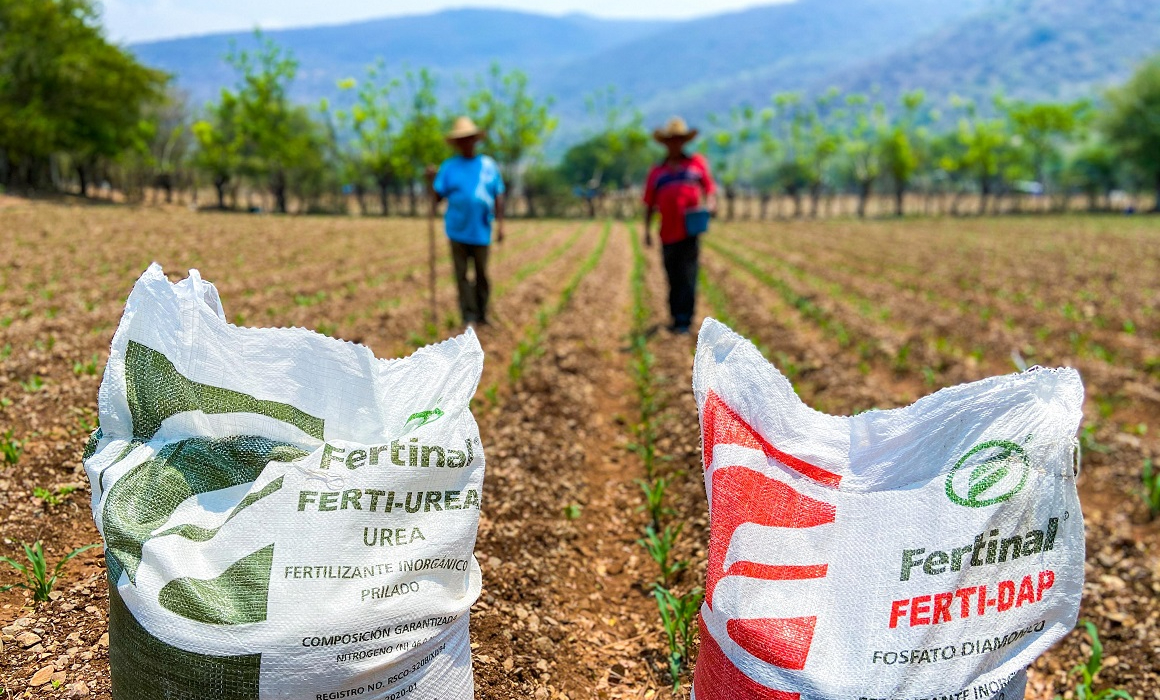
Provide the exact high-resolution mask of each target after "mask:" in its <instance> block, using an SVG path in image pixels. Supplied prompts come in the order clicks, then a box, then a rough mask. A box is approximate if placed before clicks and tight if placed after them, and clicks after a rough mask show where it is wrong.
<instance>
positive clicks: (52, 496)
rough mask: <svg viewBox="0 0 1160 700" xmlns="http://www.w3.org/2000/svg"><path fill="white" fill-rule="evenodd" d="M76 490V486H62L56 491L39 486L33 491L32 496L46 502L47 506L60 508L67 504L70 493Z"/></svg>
mask: <svg viewBox="0 0 1160 700" xmlns="http://www.w3.org/2000/svg"><path fill="white" fill-rule="evenodd" d="M76 490H77V487H75V486H61V487H60V488H58V489H57V490H56V491H49V490H48V489H46V488H41V487H39V486H38V487H36V488H34V489H33V490H32V495H33V496H35V497H36V498H39V499H40V500H42V501H44V503H45V505H48V506H59V505H60V504H61V503H64V502H65V500H66V499H67V498H68V495H69V494H70V493H72V492H73V491H76Z"/></svg>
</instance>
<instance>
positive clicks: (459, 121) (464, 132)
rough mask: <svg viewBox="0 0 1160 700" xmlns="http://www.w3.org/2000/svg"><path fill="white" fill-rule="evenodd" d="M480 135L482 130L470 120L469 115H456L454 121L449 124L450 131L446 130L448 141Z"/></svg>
mask: <svg viewBox="0 0 1160 700" xmlns="http://www.w3.org/2000/svg"><path fill="white" fill-rule="evenodd" d="M482 136H483V132H482V131H480V129H479V127H478V126H476V125H475V122H473V121H471V117H456V118H455V123H454V124H452V125H451V131H448V132H447V140H448V141H458V140H459V139H469V138H472V137H476V138H479V137H482Z"/></svg>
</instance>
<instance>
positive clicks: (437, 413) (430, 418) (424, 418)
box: [403, 408, 443, 428]
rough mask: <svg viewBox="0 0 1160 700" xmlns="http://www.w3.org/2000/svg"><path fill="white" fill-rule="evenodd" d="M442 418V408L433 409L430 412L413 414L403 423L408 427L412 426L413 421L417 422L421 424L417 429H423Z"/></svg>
mask: <svg viewBox="0 0 1160 700" xmlns="http://www.w3.org/2000/svg"><path fill="white" fill-rule="evenodd" d="M442 417H443V409H441V408H433V409H431V410H430V411H419V412H418V413H412V414H411V417H410V418H408V419H407V422H405V423H403V426H404V427H406V426H408V425H410V424H411V421H413V420H417V421H419V423H418V424H417V425H416V426H415V427H416V428H422V427H423V426H424V425H427V424H428V423H432V422H434V421H437V420H439V419H440V418H442Z"/></svg>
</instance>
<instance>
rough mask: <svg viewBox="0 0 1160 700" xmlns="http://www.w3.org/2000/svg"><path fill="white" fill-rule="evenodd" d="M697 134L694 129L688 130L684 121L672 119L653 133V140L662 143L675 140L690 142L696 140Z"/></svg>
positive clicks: (678, 118) (677, 118)
mask: <svg viewBox="0 0 1160 700" xmlns="http://www.w3.org/2000/svg"><path fill="white" fill-rule="evenodd" d="M697 133H698V132H697V130H696V129H690V128H689V125H688V124H686V123H685V120H684V119H681V118H680V117H673V118H672V119H670V120H669V121H668V122H667V123H666V124H665V125H664V126H662V127H661V128H659V129H657V130H656V131H654V132H653V138H654V139H656V140H657V141H662V142H663V141H671V140H676V139H679V140H681V141H692V140H693V139H695V138H697Z"/></svg>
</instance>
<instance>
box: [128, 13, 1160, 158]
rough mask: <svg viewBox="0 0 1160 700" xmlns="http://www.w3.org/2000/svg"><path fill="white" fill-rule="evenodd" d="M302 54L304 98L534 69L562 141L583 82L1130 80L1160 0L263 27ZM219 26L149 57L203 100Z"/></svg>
mask: <svg viewBox="0 0 1160 700" xmlns="http://www.w3.org/2000/svg"><path fill="white" fill-rule="evenodd" d="M267 36H268V37H269V38H271V39H273V40H274V41H276V42H278V43H279V44H281V45H282V46H284V47H286V48H288V49H290V50H291V51H293V52H294V54H295V55H296V57H297V58H298V60H299V62H300V66H301V68H300V71H299V77H298V80H297V82H296V84H295V88H294V97H295V98H296V99H299V100H302V101H306V102H316V101H317V100H318V99H320V98H323V97H333V96H334V95H335V92H336V89H335V83H336V81H338V80H340V79H342V78H346V77H358V76H361V75H362V74H363V73H364V71H365V68H366V66H368V65H370V64H372V63H374V62H375V61H376V60H377V59H379V58H382V59H383V60H384V61H385V62H386V64H387V68H388V71H389V72H392V73H394V74H395V75H399V74H400V73H401V72H402V71H403V70H404V69H405V68H407V67H411V68H419V67H427V68H431V69H432V70H433V71H434V72H435V73H436V75H437V77H438V78H439V79H440V84H441V86H442V88H441V89H442V92H443V96H444V97H445V98H447V99H449V100H454V99H455V97H456V96H457V95H458V94H459V86H460V85H461V83H462V81H464V80H470V79H472V78H473V77H474V76H476V75H478V74H480V73H482V72H483V71H485V70H486V69H487V67H488V65H489V64H490V63H492V62H493V61H498V62H499V63H500V64H501V65H503V66H504V67H505V68H520V69H522V70H524V71H525V72H526V73H528V76H529V78H530V80H531V85H532V88H533V90H535V91H536V92H537V93H539V94H540V95H545V96H546V95H551V96H553V97H554V98H555V100H556V104H555V107H554V111H555V113H556V115H557V116H558V117H559V118H560V128H559V131H558V134H557V137H556V138H555V139H554V142H555V143H554V146H553V150H554V151H555V150H558V148H559V146H560V145H561V144H566V143H568V142H571V141H573V140H574V139H576V138H578V137H579V136H581V135H582V134H583V133H585V131H586V129H587V127H588V126H589V125H590V121H591V117H590V116H589V115H587V114H586V112H585V109H584V101H585V97H586V96H588V95H590V94H592V93H593V92H595V91H597V90H603V89H604V88H606V87H608V86H615V87H616V88H617V92H618V94H619V95H620V96H622V97H628V98H630V99H631V100H632V102H633V104H634V105H635V106H636V107H637V108H639V109H640V110H641V111H642V112H643V113H644V115H645V118H646V119H647V120H648V121H649V123H656V122H659V121H660V120H662V119H664V118H665V117H667V116H669V115H671V114H683V115H685V116H686V117H687V118H689V119H691V120H693V121H695V122H700V123H703V120H704V118H705V116H706V115H708V114H709V113H713V112H717V113H720V112H723V111H726V110H728V109H729V108H730V107H733V106H735V105H739V104H743V103H749V104H751V105H754V106H759V107H760V106H764V105H767V104H768V103H769V98H770V96H771V95H772V94H774V93H776V92H783V91H788V90H801V91H804V92H818V91H822V90H825V89H827V88H828V87H830V86H835V87H839V88H842V89H847V90H857V91H871V90H876V91H877V92H878V96H879V98H881V99H883V100H886V101H887V102H888V103H895V100H896V98H897V96H898V95H899V94H900V93H902V92H903V91H906V90H911V89H915V88H922V89H924V90H926V91H927V93H928V94H930V95H931V98H932V100H934V101H936V102H937V101H943V100H945V99H946V98H947V97H948V96H949V95H951V94H959V95H964V96H969V97H974V98H977V99H981V100H985V99H986V98H989V97H990V96H991V95H992V94H993V93H994V92H995V91H996V90H999V89H1002V90H1004V91H1005V92H1006V93H1007V94H1009V95H1011V96H1014V97H1019V98H1026V99H1040V98H1043V99H1071V98H1076V97H1080V96H1088V95H1093V94H1096V93H1098V90H1099V89H1100V88H1101V87H1102V86H1104V85H1107V84H1109V83H1114V82H1118V81H1121V80H1123V79H1124V78H1125V77H1126V76H1127V75H1128V74H1129V73H1130V72H1131V70H1132V68H1133V66H1134V65H1135V64H1136V63H1137V62H1139V61H1140V59H1142V58H1143V57H1145V56H1147V55H1148V54H1150V53H1152V52H1155V51H1160V2H1155V1H1154V0H1152V1H1148V0H796V1H795V2H783V3H781V4H774V5H766V6H760V7H754V8H752V9H749V10H743V11H738V12H729V13H724V14H719V15H715V16H711V17H704V18H698V19H693V20H686V21H680V22H667V21H620V20H603V19H596V18H593V17H589V16H585V15H568V16H564V17H550V16H544V15H537V14H531V13H525V12H512V11H502V10H480V9H475V10H450V11H444V12H438V13H434V14H428V15H417V16H409V17H394V18H388V19H381V20H373V21H366V22H357V23H352V24H344V25H335V26H321V27H309V28H302V29H289V30H279V31H271V32H267ZM231 42H237V44H238V46H241V47H247V46H253V44H254V38H253V35H252V34H246V33H237V34H218V35H209V36H202V37H193V38H187V39H175V40H169V41H159V42H152V43H148V44H139V45H135V46H131V47H130V48H131V49H132V50H133V51H134V52H135V53H136V54H137V55H138V56H139V57H140V58H141V59H142V60H143V61H144V62H146V63H149V64H151V65H154V66H158V67H160V68H162V69H164V70H168V71H170V72H172V73H174V74H175V75H176V76H177V81H178V85H179V86H181V87H182V88H184V89H185V90H187V91H189V93H190V94H191V96H192V98H193V101H194V103H195V104H197V103H201V102H204V101H206V100H210V99H214V98H215V97H216V95H217V94H218V91H219V90H220V88H221V87H223V86H227V85H232V84H233V83H234V82H235V81H236V78H235V76H234V74H233V71H232V70H231V69H230V68H229V66H227V65H226V64H225V62H224V60H223V57H224V55H225V54H226V53H227V52H228V51H229V47H230V44H231Z"/></svg>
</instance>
